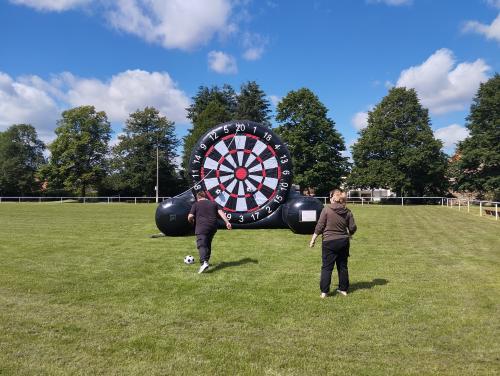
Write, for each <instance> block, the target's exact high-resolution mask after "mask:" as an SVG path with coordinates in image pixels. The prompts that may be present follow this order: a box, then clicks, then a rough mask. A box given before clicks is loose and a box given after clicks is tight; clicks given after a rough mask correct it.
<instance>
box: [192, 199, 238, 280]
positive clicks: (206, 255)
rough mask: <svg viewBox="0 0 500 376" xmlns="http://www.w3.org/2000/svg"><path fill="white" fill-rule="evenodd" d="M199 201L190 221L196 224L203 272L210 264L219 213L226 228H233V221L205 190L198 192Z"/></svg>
mask: <svg viewBox="0 0 500 376" xmlns="http://www.w3.org/2000/svg"><path fill="white" fill-rule="evenodd" d="M196 199H197V201H196V202H195V203H194V204H193V206H192V207H191V211H190V212H189V215H188V221H189V222H190V223H194V224H195V228H194V234H195V235H196V247H197V248H198V253H199V255H200V263H201V266H200V270H199V271H198V274H199V273H203V272H204V271H205V270H207V268H208V267H209V266H210V264H209V263H208V261H209V260H210V255H211V254H212V239H213V238H214V235H215V233H216V232H217V214H218V215H219V216H220V217H221V218H222V219H223V220H224V223H225V224H226V228H227V229H228V230H231V228H232V227H231V223H230V222H229V221H228V219H227V217H226V215H225V214H224V212H223V211H222V210H221V209H219V207H218V206H217V204H216V203H215V202H212V201H210V200H207V196H206V194H205V192H198V193H197V194H196Z"/></svg>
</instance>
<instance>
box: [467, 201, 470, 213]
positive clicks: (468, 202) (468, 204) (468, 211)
mask: <svg viewBox="0 0 500 376" xmlns="http://www.w3.org/2000/svg"><path fill="white" fill-rule="evenodd" d="M467 213H470V201H469V200H467Z"/></svg>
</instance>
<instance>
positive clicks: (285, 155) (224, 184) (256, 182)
mask: <svg viewBox="0 0 500 376" xmlns="http://www.w3.org/2000/svg"><path fill="white" fill-rule="evenodd" d="M190 172H191V178H192V180H193V184H194V185H193V190H194V193H197V192H199V191H204V192H205V193H206V195H207V198H208V199H210V200H212V201H215V202H216V203H217V204H218V205H219V207H220V208H221V209H222V210H224V212H225V213H226V216H227V218H228V219H229V221H230V222H232V223H250V222H255V221H258V220H261V219H263V218H265V217H267V216H268V215H270V214H272V213H273V212H274V211H275V210H276V209H278V207H279V206H280V205H281V204H282V203H283V202H284V201H285V200H286V198H287V196H288V192H289V190H290V186H291V181H292V161H291V157H290V153H289V152H288V149H287V148H286V146H285V145H284V144H283V143H282V141H281V140H280V139H279V137H278V136H277V135H276V134H275V133H274V132H273V131H272V130H271V129H270V128H268V127H265V126H263V125H261V124H259V123H255V122H251V121H234V122H229V123H225V124H221V125H219V126H217V127H215V128H213V129H211V130H210V131H208V132H207V133H206V134H205V135H204V136H203V137H202V138H201V139H200V140H199V141H198V143H197V144H196V145H195V147H194V149H193V152H192V154H191V161H190Z"/></svg>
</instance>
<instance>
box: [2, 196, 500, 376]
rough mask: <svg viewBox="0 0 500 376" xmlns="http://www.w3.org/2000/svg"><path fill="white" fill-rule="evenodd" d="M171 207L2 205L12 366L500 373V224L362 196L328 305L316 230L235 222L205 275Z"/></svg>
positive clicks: (5, 337)
mask: <svg viewBox="0 0 500 376" xmlns="http://www.w3.org/2000/svg"><path fill="white" fill-rule="evenodd" d="M155 209H156V206H155V205H127V204H121V205H120V204H110V205H107V204H87V205H83V204H0V242H1V243H0V374H2V375H3V374H5V375H71V374H75V375H90V374H92V375H99V374H102V375H138V374H142V375H174V374H175V375H177V374H179V375H201V374H206V375H247V374H249V375H250V374H251V375H327V374H328V375H333V374H339V375H388V374H407V375H436V374H440V375H463V374H474V375H476V374H477V375H488V374H491V375H493V374H498V373H499V372H500V341H499V338H500V320H499V318H500V315H499V313H500V238H499V235H500V227H499V226H500V224H499V223H498V222H496V221H492V220H488V219H486V218H480V217H478V216H475V215H472V214H466V213H464V212H458V211H455V210H451V209H448V208H443V207H399V206H397V207H379V206H370V207H368V206H364V207H360V206H357V207H353V211H354V214H355V217H356V220H357V222H358V226H359V232H358V233H357V234H356V236H355V239H354V240H353V242H352V245H351V258H350V261H349V269H350V278H351V293H350V294H349V295H348V296H347V297H342V296H338V295H333V296H331V297H328V298H327V299H324V300H321V299H320V298H319V286H318V282H319V270H320V248H319V247H318V246H317V247H316V248H315V249H312V250H311V249H310V248H308V247H307V244H308V240H309V236H304V235H295V234H293V233H291V232H290V231H288V230H246V231H245V230H233V231H224V230H220V231H219V232H218V234H217V235H216V237H215V240H214V244H213V248H214V250H213V256H212V263H213V267H212V268H211V270H210V272H208V273H206V274H202V275H198V274H197V273H196V271H197V265H193V266H187V265H185V264H184V263H183V262H182V260H183V257H184V256H185V255H187V254H193V255H195V256H197V253H196V250H195V248H194V238H193V237H178V238H157V239H153V238H150V235H151V234H154V233H157V232H158V230H157V229H156V226H155V223H154V212H155ZM334 281H336V277H335V278H334Z"/></svg>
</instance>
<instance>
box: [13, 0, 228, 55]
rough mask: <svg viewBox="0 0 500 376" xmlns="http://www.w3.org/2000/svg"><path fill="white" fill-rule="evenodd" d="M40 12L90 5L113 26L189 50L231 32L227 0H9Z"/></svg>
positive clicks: (157, 41) (165, 45)
mask: <svg viewBox="0 0 500 376" xmlns="http://www.w3.org/2000/svg"><path fill="white" fill-rule="evenodd" d="M10 1H11V2H12V3H14V4H18V5H25V6H29V7H31V8H35V9H37V10H43V11H65V10H69V9H72V8H76V7H79V6H83V5H87V4H91V3H92V4H93V5H94V8H96V13H101V14H103V15H104V17H105V18H106V20H107V22H108V23H109V24H110V25H111V26H112V27H114V28H116V29H118V30H121V31H124V32H127V33H130V34H133V35H136V36H138V37H140V38H142V39H144V40H146V41H148V42H151V43H157V44H160V45H161V46H163V47H165V48H178V49H181V50H191V49H193V48H195V47H198V46H200V45H204V44H206V43H207V42H208V41H210V40H211V39H212V38H213V37H214V35H216V34H220V35H227V34H231V33H234V32H235V25H234V24H233V23H231V22H229V20H230V18H231V17H230V16H231V11H232V3H231V1H230V0H210V1H206V0H168V1H165V0H115V1H109V0H100V1H98V0H10Z"/></svg>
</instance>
